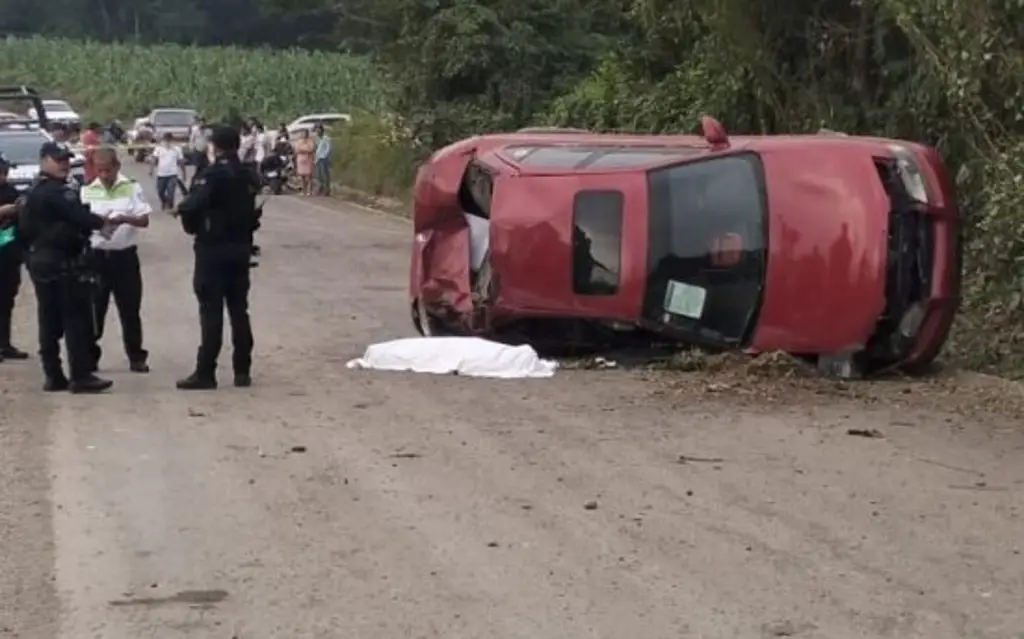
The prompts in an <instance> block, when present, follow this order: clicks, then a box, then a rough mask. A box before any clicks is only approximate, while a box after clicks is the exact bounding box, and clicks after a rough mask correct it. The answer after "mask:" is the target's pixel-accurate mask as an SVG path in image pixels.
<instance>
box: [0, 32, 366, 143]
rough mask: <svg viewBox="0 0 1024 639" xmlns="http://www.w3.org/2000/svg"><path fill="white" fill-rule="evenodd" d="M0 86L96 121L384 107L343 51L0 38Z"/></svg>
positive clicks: (271, 116)
mask: <svg viewBox="0 0 1024 639" xmlns="http://www.w3.org/2000/svg"><path fill="white" fill-rule="evenodd" d="M0 83H3V84H17V85H28V86H31V87H33V88H35V89H36V90H37V91H39V92H41V93H46V94H47V95H46V97H59V98H64V99H67V100H70V101H72V103H73V104H74V106H75V107H76V108H77V109H79V110H80V112H81V113H83V116H84V117H86V118H88V119H94V120H98V121H107V120H109V119H111V118H114V117H120V118H130V117H138V116H140V115H143V114H144V113H145V112H147V111H148V110H149V109H152V108H155V107H183V108H193V109H197V110H199V111H200V112H202V113H203V114H204V115H206V116H208V117H210V118H220V117H224V116H225V115H227V114H228V113H229V111H230V110H231V109H232V108H234V109H237V111H238V112H239V113H240V114H242V115H243V116H249V115H255V116H258V117H261V118H262V119H263V120H264V121H265V122H267V123H276V122H278V121H290V120H292V119H293V118H295V117H297V116H299V115H302V114H304V113H311V112H318V111H341V112H351V111H362V110H371V111H377V112H379V110H380V109H382V108H383V105H384V103H385V101H386V96H385V93H384V88H383V83H382V82H380V81H379V76H378V74H377V73H375V71H374V69H373V68H372V66H371V65H370V64H369V62H367V61H365V60H362V59H359V58H356V57H352V56H347V55H343V54H337V53H321V52H309V51H300V50H291V51H270V50H252V49H238V48H231V47H217V48H212V47H209V48H200V47H187V46H179V45H170V44H167V45H158V46H141V45H134V44H124V43H115V44H104V43H98V42H79V41H73V40H57V39H50V38H40V37H35V38H13V37H7V38H3V39H0ZM2 108H4V105H0V109H2Z"/></svg>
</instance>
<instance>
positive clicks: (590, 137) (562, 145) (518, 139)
mask: <svg viewBox="0 0 1024 639" xmlns="http://www.w3.org/2000/svg"><path fill="white" fill-rule="evenodd" d="M900 143H901V142H900V141H899V140H892V139H887V138H872V137H864V136H846V135H841V134H835V133H831V132H827V133H825V132H823V133H820V134H803V135H748V136H730V137H729V146H728V147H724V148H719V149H712V147H711V145H709V144H708V143H707V141H706V140H705V139H704V138H703V137H702V136H699V135H654V134H634V133H595V132H582V133H581V132H576V131H572V130H564V129H563V130H552V131H550V132H548V131H537V130H536V129H534V130H529V131H527V132H517V133H497V134H490V135H482V136H478V137H475V138H469V139H467V140H463V141H461V142H458V143H456V144H455V145H454V147H463V148H464V147H467V146H471V147H476V150H477V154H478V155H483V154H485V153H488V152H493V153H494V154H495V155H496V156H498V159H500V161H502V162H503V163H505V164H508V165H511V166H513V167H515V168H516V169H518V170H519V171H520V172H522V173H533V174H538V173H573V172H577V171H586V170H592V171H596V170H603V171H616V170H649V169H652V168H657V167H659V166H667V165H672V164H677V163H679V162H682V161H686V160H688V159H695V158H696V157H698V156H702V155H707V154H711V153H723V152H724V153H736V152H743V151H751V152H755V153H778V152H784V151H787V150H810V149H814V150H819V151H827V150H828V149H829V148H837V147H839V148H850V147H851V146H852V147H860V148H864V149H865V150H867V151H869V152H870V151H879V152H885V151H886V150H887V149H888V147H890V146H892V145H893V144H900ZM448 148H449V149H452V148H453V147H448ZM540 148H544V149H549V150H550V149H556V150H557V149H561V150H562V151H563V152H562V153H561V155H562V156H568V155H572V152H573V151H574V150H575V151H576V153H575V154H576V155H577V161H576V162H572V161H570V159H564V160H563V158H560V157H558V156H559V153H557V152H553V151H548V152H547V153H546V155H547V156H548V158H546V159H549V160H550V161H539V160H540V158H539V156H538V155H537V154H536V152H533V151H532V150H534V149H540ZM616 149H617V150H621V151H623V155H627V154H636V155H642V153H643V152H645V151H646V152H648V154H647V155H648V159H649V161H647V162H644V161H641V160H640V159H639V158H637V159H636V161H623V162H620V163H618V164H616V163H614V162H612V163H608V162H599V161H598V160H599V158H600V157H601V155H602V154H606V152H607V151H609V150H616ZM588 151H589V152H588ZM445 152H446V151H445ZM531 158H532V161H531ZM602 165H604V166H602Z"/></svg>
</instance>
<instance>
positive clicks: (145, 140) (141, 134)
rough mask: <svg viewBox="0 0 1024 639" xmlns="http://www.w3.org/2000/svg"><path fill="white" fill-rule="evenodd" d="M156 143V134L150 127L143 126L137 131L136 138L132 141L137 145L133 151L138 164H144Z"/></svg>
mask: <svg viewBox="0 0 1024 639" xmlns="http://www.w3.org/2000/svg"><path fill="white" fill-rule="evenodd" d="M153 141H154V132H153V129H152V128H150V127H146V126H142V127H139V128H138V129H136V131H135V136H134V137H133V139H132V140H131V142H132V144H134V145H136V147H135V149H134V150H133V151H132V157H134V158H135V161H136V162H139V163H142V162H145V161H146V158H147V157H148V156H149V153H150V151H151V147H152V145H153Z"/></svg>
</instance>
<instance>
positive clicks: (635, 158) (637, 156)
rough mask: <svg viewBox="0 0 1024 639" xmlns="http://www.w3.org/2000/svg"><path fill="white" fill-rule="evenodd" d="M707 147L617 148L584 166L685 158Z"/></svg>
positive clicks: (632, 164)
mask: <svg viewBox="0 0 1024 639" xmlns="http://www.w3.org/2000/svg"><path fill="white" fill-rule="evenodd" d="M704 152H705V149H697V148H694V149H680V148H673V149H616V150H614V151H608V152H605V153H602V154H600V155H598V156H597V157H595V158H594V159H592V160H589V161H588V162H587V163H586V164H585V165H584V166H583V167H581V168H586V169H613V168H615V169H618V168H627V167H633V166H646V165H648V164H656V163H659V162H671V161H673V160H684V159H686V158H687V157H689V156H692V155H697V154H699V153H704Z"/></svg>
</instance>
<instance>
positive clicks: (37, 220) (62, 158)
mask: <svg viewBox="0 0 1024 639" xmlns="http://www.w3.org/2000/svg"><path fill="white" fill-rule="evenodd" d="M71 158H72V154H71V152H70V151H68V150H67V149H65V148H63V147H62V146H61V145H60V144H59V143H56V142H46V143H45V144H43V146H42V147H41V148H40V150H39V180H38V181H37V182H36V184H35V185H34V186H33V187H32V190H31V191H29V194H28V197H27V198H26V199H25V205H24V207H23V209H22V210H21V212H20V214H19V217H18V233H20V234H22V235H23V237H24V240H25V242H26V243H27V244H28V246H29V250H28V258H27V265H28V272H29V275H30V276H31V278H32V284H33V285H34V287H35V289H36V306H37V310H38V315H39V358H40V360H42V365H43V373H44V375H45V376H46V383H45V384H44V385H43V390H45V391H63V390H71V391H72V392H74V393H99V392H103V391H105V390H107V389H108V388H110V387H111V386H112V385H113V383H112V382H111V381H109V380H105V379H100V378H99V377H96V375H94V374H93V373H92V371H91V366H90V361H91V359H92V358H91V357H90V353H89V344H90V343H91V340H92V327H91V326H90V317H89V312H90V309H91V307H92V299H91V292H92V287H91V283H92V275H93V274H92V272H91V271H90V269H89V267H88V256H87V250H88V247H89V236H90V234H91V233H92V232H93V231H102V232H104V233H105V234H109V233H110V228H109V227H107V226H106V225H107V224H110V225H119V224H124V223H126V222H128V221H129V219H130V218H128V217H127V216H122V215H113V216H111V217H109V218H107V219H106V220H104V219H103V218H101V217H100V216H98V215H93V214H92V213H90V212H89V210H88V209H87V208H86V207H85V206H83V205H82V202H81V200H80V199H79V196H78V191H77V190H74V189H72V188H70V187H69V186H68V183H67V180H68V173H69V171H70V169H71ZM61 336H63V337H64V340H65V342H66V346H67V351H68V359H69V360H70V361H69V364H70V369H71V371H70V372H71V376H70V377H71V379H70V381H69V380H68V377H67V376H65V375H64V367H63V365H62V364H61V360H60V339H61Z"/></svg>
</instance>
